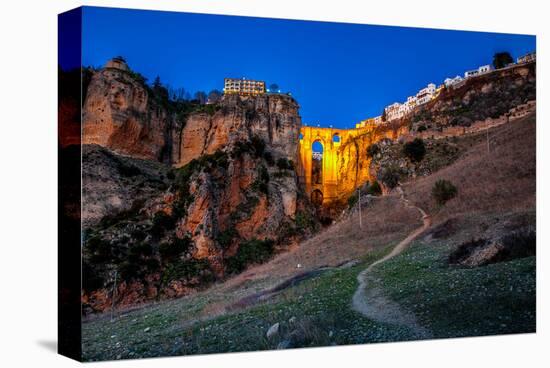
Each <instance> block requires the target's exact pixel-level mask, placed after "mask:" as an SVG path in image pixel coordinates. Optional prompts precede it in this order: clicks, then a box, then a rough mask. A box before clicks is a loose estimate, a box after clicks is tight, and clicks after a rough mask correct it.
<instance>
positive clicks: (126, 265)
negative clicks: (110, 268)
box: [118, 260, 142, 281]
mask: <svg viewBox="0 0 550 368" xmlns="http://www.w3.org/2000/svg"><path fill="white" fill-rule="evenodd" d="M118 273H119V274H120V278H121V279H122V280H125V281H130V280H134V279H139V278H140V277H141V276H142V271H141V267H140V265H139V264H138V263H136V262H132V261H131V260H126V261H124V262H122V263H121V264H119V265H118Z"/></svg>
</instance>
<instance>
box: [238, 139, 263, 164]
mask: <svg viewBox="0 0 550 368" xmlns="http://www.w3.org/2000/svg"><path fill="white" fill-rule="evenodd" d="M264 152H265V142H264V140H263V139H262V138H260V137H258V136H256V135H255V136H253V137H252V138H251V139H250V141H238V142H236V143H235V145H234V146H233V149H232V151H231V156H232V157H235V158H239V157H241V156H242V155H243V154H245V153H249V154H252V155H253V156H254V157H257V158H259V157H262V156H263V155H264Z"/></svg>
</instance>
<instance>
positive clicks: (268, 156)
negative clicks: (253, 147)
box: [264, 151, 275, 166]
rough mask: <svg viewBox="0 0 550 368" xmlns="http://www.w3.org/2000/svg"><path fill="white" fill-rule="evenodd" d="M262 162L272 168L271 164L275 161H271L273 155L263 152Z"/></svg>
mask: <svg viewBox="0 0 550 368" xmlns="http://www.w3.org/2000/svg"><path fill="white" fill-rule="evenodd" d="M264 160H265V161H266V162H267V164H268V165H269V166H273V164H274V163H275V161H274V160H273V155H272V154H271V152H268V151H266V152H264Z"/></svg>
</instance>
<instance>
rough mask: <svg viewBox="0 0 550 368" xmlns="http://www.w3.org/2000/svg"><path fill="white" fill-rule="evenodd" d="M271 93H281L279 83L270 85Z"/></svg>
mask: <svg viewBox="0 0 550 368" xmlns="http://www.w3.org/2000/svg"><path fill="white" fill-rule="evenodd" d="M269 91H270V92H278V91H279V85H278V84H277V83H271V84H270V85H269Z"/></svg>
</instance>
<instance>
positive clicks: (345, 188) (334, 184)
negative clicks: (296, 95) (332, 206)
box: [298, 124, 403, 204]
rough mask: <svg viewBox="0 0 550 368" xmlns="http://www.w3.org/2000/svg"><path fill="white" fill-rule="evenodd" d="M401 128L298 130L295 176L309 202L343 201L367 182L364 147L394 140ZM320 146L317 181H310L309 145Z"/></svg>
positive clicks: (311, 158)
mask: <svg viewBox="0 0 550 368" xmlns="http://www.w3.org/2000/svg"><path fill="white" fill-rule="evenodd" d="M402 133H403V131H402V127H400V126H391V125H387V124H382V125H374V124H367V125H365V126H363V127H359V128H356V129H335V128H321V127H310V126H302V127H301V128H300V163H299V171H298V174H299V176H300V181H301V182H302V185H304V187H305V191H306V193H307V195H308V196H309V198H310V199H311V200H312V201H313V202H314V203H317V204H328V203H330V202H333V201H335V200H339V199H344V197H345V196H347V195H349V194H350V193H351V192H352V191H353V190H354V189H355V188H357V187H358V186H359V185H362V184H363V183H364V182H366V181H367V180H369V179H370V173H369V164H370V160H368V159H367V156H366V149H367V147H368V146H369V145H370V144H372V143H375V142H377V141H379V140H381V139H383V138H390V139H396V138H397V137H398V136H399V135H400V134H402ZM315 142H319V143H320V144H321V145H322V146H323V155H322V160H321V161H320V166H321V168H320V171H321V175H320V178H319V179H320V180H313V176H314V175H313V169H314V159H313V144H314V143H315Z"/></svg>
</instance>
